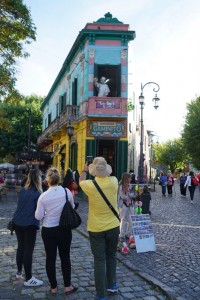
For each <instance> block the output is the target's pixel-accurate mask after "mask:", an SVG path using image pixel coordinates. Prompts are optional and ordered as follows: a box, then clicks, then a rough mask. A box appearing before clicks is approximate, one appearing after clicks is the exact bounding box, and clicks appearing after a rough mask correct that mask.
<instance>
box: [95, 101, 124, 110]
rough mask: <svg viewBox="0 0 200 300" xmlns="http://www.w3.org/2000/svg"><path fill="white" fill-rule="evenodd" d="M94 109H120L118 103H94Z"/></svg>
mask: <svg viewBox="0 0 200 300" xmlns="http://www.w3.org/2000/svg"><path fill="white" fill-rule="evenodd" d="M96 108H114V109H120V102H119V101H117V102H116V101H105V100H104V101H96Z"/></svg>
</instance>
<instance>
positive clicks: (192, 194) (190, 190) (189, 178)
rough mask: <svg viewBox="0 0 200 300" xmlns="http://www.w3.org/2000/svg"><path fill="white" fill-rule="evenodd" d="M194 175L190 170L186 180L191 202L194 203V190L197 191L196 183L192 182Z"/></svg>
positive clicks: (185, 185)
mask: <svg viewBox="0 0 200 300" xmlns="http://www.w3.org/2000/svg"><path fill="white" fill-rule="evenodd" d="M192 177H194V172H193V171H190V173H189V175H188V176H187V179H186V182H185V184H184V188H186V187H187V186H188V189H189V192H190V200H191V203H193V198H194V192H195V185H193V184H192Z"/></svg>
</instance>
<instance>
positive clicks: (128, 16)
mask: <svg viewBox="0 0 200 300" xmlns="http://www.w3.org/2000/svg"><path fill="white" fill-rule="evenodd" d="M24 3H25V4H26V5H27V6H28V7H29V9H30V11H31V16H32V19H33V22H34V23H35V25H36V27H37V40H36V42H33V43H32V44H31V45H28V46H26V47H25V49H26V50H27V51H28V52H29V53H30V57H29V58H28V59H23V60H22V59H20V60H19V61H18V83H17V88H18V89H19V91H20V92H21V93H22V94H24V95H31V94H37V95H40V96H46V95H47V94H48V92H49V90H50V88H51V86H52V84H53V82H54V80H55V78H56V76H57V74H58V72H59V71H60V69H61V67H62V64H63V62H64V60H65V58H66V57H67V55H68V53H69V51H70V49H71V47H72V45H73V43H74V41H75V39H76V37H77V35H78V34H79V31H81V30H82V29H83V28H84V27H85V25H86V23H92V22H94V21H97V20H98V19H99V18H101V17H104V15H105V13H107V12H110V13H111V14H112V16H113V17H115V18H117V19H118V20H119V21H121V22H123V23H125V24H129V25H130V28H129V29H130V30H133V31H135V32H136V38H135V39H134V41H132V42H130V43H129V53H130V54H129V59H130V61H129V71H128V73H129V84H130V87H131V89H133V90H134V94H135V101H136V105H138V106H139V104H138V97H139V95H140V92H141V84H142V85H144V84H146V83H148V82H156V83H157V84H159V86H160V91H159V92H158V97H159V98H160V102H159V108H158V109H157V110H155V109H154V108H153V103H152V98H153V97H154V95H155V93H154V92H153V88H154V87H156V86H155V85H146V86H145V88H144V90H143V95H144V97H145V108H144V118H145V120H146V126H147V128H148V130H152V131H153V132H154V134H155V135H157V136H158V137H159V142H163V141H167V140H170V139H174V138H178V137H180V134H181V130H182V126H183V124H184V117H185V115H186V113H187V109H186V105H187V103H190V101H191V100H193V99H195V98H196V97H197V96H199V95H200V75H199V70H200V57H199V56H200V39H199V29H200V17H199V16H200V1H199V0H190V1H188V0H165V1H163V0H123V1H120V0H115V1H114V0H109V1H108V0H101V1H97V0H93V1H91V0H84V1H82V0H74V1H67V0H24Z"/></svg>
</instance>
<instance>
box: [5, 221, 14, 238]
mask: <svg viewBox="0 0 200 300" xmlns="http://www.w3.org/2000/svg"><path fill="white" fill-rule="evenodd" d="M7 229H8V230H10V234H11V235H13V232H14V231H15V223H14V221H13V220H11V221H9V222H8V225H7Z"/></svg>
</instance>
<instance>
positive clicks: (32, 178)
mask: <svg viewBox="0 0 200 300" xmlns="http://www.w3.org/2000/svg"><path fill="white" fill-rule="evenodd" d="M32 187H35V188H36V189H37V190H38V192H40V193H42V192H43V190H42V180H41V172H40V170H35V169H33V170H30V171H29V173H28V177H27V181H26V183H25V186H24V188H25V190H28V189H30V188H32Z"/></svg>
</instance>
